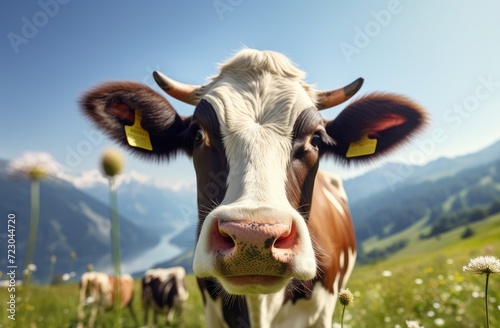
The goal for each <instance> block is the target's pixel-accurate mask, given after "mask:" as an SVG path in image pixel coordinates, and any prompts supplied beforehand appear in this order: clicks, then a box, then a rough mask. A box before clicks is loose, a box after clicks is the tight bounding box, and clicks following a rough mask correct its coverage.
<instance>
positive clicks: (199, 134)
mask: <svg viewBox="0 0 500 328" xmlns="http://www.w3.org/2000/svg"><path fill="white" fill-rule="evenodd" d="M193 139H194V142H195V143H200V142H201V141H203V139H205V132H203V130H202V129H200V128H197V129H195V130H194V131H193Z"/></svg>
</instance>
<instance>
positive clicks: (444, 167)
mask: <svg viewBox="0 0 500 328" xmlns="http://www.w3.org/2000/svg"><path fill="white" fill-rule="evenodd" d="M499 159H500V141H497V142H496V143H494V144H492V145H491V146H489V147H487V148H485V149H483V150H480V151H478V152H476V153H473V154H468V155H463V156H459V157H455V158H439V159H437V160H435V161H432V162H430V163H428V164H426V165H424V166H418V165H410V164H404V163H388V164H386V165H384V166H382V167H381V168H378V169H375V170H372V171H369V172H367V173H366V174H364V175H361V176H359V177H356V178H353V179H348V180H345V181H344V188H345V189H346V192H347V195H348V196H349V201H350V203H351V207H352V206H354V205H355V203H356V202H358V201H359V200H362V199H366V198H369V197H370V196H372V195H375V194H377V193H380V192H382V191H389V193H388V195H393V194H395V193H396V192H397V190H401V189H404V188H406V186H408V185H411V184H416V183H422V182H425V181H433V180H438V179H441V178H445V177H450V176H453V175H454V174H456V173H458V172H460V171H463V170H466V169H469V168H474V167H478V166H481V165H484V164H488V163H491V162H494V161H496V160H499Z"/></svg>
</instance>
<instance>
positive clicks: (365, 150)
mask: <svg viewBox="0 0 500 328" xmlns="http://www.w3.org/2000/svg"><path fill="white" fill-rule="evenodd" d="M376 148H377V139H370V138H368V136H367V135H366V136H364V137H363V138H361V140H358V141H355V142H351V144H350V145H349V149H347V153H346V154H345V157H347V158H351V157H359V156H365V155H371V154H375V149H376Z"/></svg>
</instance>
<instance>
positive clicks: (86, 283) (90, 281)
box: [78, 271, 137, 327]
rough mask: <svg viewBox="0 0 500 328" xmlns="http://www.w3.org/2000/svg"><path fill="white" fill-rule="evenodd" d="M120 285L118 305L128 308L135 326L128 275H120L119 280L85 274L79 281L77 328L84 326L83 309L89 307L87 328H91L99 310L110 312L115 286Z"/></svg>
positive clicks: (101, 274) (131, 284) (132, 286)
mask: <svg viewBox="0 0 500 328" xmlns="http://www.w3.org/2000/svg"><path fill="white" fill-rule="evenodd" d="M118 281H119V283H120V285H119V288H120V304H121V307H122V308H128V309H129V310H130V313H131V315H132V319H133V320H134V322H135V323H136V324H137V319H136V316H135V312H134V310H133V308H132V300H133V298H134V280H133V279H132V277H131V276H130V275H122V276H120V278H119V279H117V278H116V277H114V276H111V275H108V274H107V273H103V272H95V271H92V272H86V273H84V274H83V275H82V278H81V280H80V302H79V305H78V327H83V326H84V317H85V312H84V307H85V306H88V307H90V309H91V310H90V317H89V319H88V327H93V326H94V323H95V319H96V315H97V312H98V311H99V310H101V311H105V310H110V309H112V308H113V306H114V299H115V284H116V283H117V282H118Z"/></svg>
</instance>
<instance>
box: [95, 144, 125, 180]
mask: <svg viewBox="0 0 500 328" xmlns="http://www.w3.org/2000/svg"><path fill="white" fill-rule="evenodd" d="M101 166H102V170H103V172H104V174H106V175H107V176H108V177H114V176H116V175H118V174H120V173H121V171H123V167H124V160H123V155H122V153H121V152H120V151H118V150H117V149H106V150H105V151H104V152H103V153H102V157H101Z"/></svg>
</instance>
